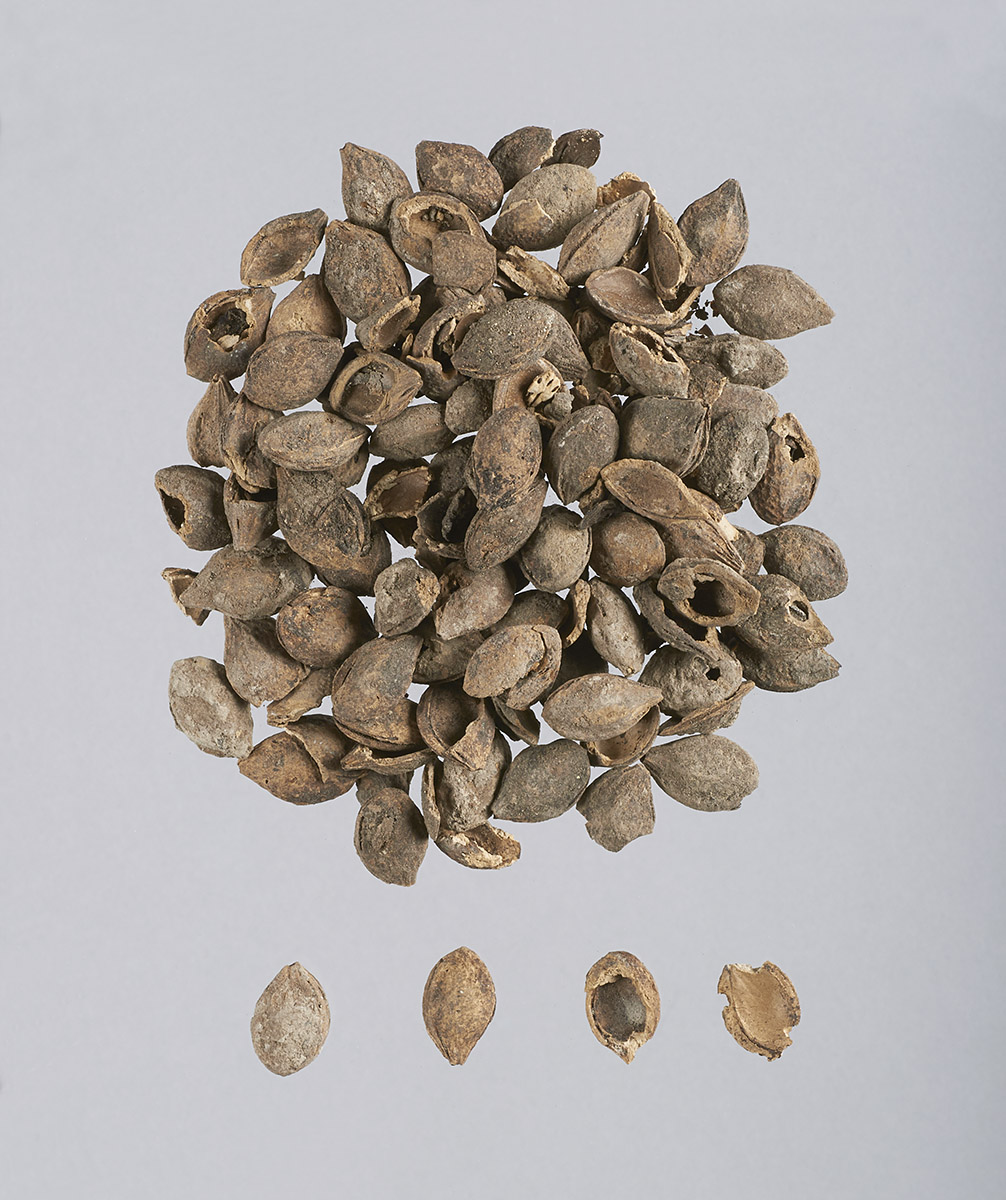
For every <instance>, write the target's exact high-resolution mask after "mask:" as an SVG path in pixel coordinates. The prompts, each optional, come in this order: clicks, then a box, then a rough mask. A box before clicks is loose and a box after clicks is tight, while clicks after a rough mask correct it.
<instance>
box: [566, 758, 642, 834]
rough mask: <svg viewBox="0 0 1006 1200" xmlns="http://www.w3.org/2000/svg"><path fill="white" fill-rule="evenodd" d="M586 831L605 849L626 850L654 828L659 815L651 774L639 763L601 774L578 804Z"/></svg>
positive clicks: (615, 768)
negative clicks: (585, 823)
mask: <svg viewBox="0 0 1006 1200" xmlns="http://www.w3.org/2000/svg"><path fill="white" fill-rule="evenodd" d="M576 807H577V809H578V810H579V811H580V813H582V815H583V816H584V817H586V819H587V833H588V834H589V835H590V837H591V838H593V840H594V841H595V842H597V844H598V845H599V846H603V847H604V849H605V850H611V851H618V850H623V849H624V848H625V847H626V846H627V845H628V844H629V843H630V842H634V841H635V840H636V838H640V837H645V836H646V835H647V834H648V833H652V832H653V827H654V824H655V822H656V815H655V813H654V811H653V795H652V784H651V783H650V776H649V774H648V773H647V771H646V768H645V767H643V766H642V765H641V764H640V763H636V764H635V765H634V766H626V767H614V768H613V769H611V770H609V771H605V772H604V774H603V775H599V776H598V777H597V779H595V780H594V782H593V783H592V784H591V785H590V787H588V788H587V790H586V791H585V792H584V793H583V795H582V796H581V797H580V799H579V800H578V801H577V804H576Z"/></svg>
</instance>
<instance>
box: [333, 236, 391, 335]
mask: <svg viewBox="0 0 1006 1200" xmlns="http://www.w3.org/2000/svg"><path fill="white" fill-rule="evenodd" d="M321 273H322V278H323V279H324V281H325V287H327V288H328V290H329V293H330V294H331V296H332V299H333V300H334V301H335V304H336V307H337V308H338V309H339V311H340V312H342V313H345V315H346V316H347V317H348V318H349V320H350V321H362V320H364V319H365V318H366V317H369V316H370V314H371V313H373V312H376V311H377V310H378V309H379V308H382V307H383V306H384V305H386V304H387V303H388V301H389V300H392V299H398V298H399V297H401V296H407V295H408V293H409V274H408V272H407V271H406V269H405V267H404V265H403V264H402V261H401V259H400V258H399V257H398V256H397V255H396V254H395V252H394V250H392V248H391V246H390V245H389V244H388V242H387V240H386V239H385V238H384V236H383V235H382V234H380V233H378V232H377V230H376V229H366V228H364V227H363V226H361V225H354V224H353V223H352V222H350V221H332V222H331V223H330V224H329V226H328V229H327V230H326V233H325V259H324V262H323V263H322V268H321Z"/></svg>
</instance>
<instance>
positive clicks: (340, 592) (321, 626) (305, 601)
mask: <svg viewBox="0 0 1006 1200" xmlns="http://www.w3.org/2000/svg"><path fill="white" fill-rule="evenodd" d="M276 634H277V637H278V638H279V641H280V643H281V645H282V646H283V648H284V649H285V650H286V652H287V653H288V654H291V655H292V656H293V657H294V658H295V659H296V660H297V661H298V662H301V663H305V664H306V665H307V666H309V667H314V668H318V667H337V666H339V664H340V663H342V662H343V661H344V660H345V659H346V658H348V657H349V655H350V654H352V652H353V651H354V650H355V649H357V647H358V646H362V645H363V644H364V643H365V642H368V641H370V639H371V638H373V636H374V625H373V623H372V622H371V619H370V614H369V613H368V612H367V610H366V609H365V608H364V607H363V604H362V603H361V602H360V600H359V598H358V597H357V596H356V595H354V593H353V592H351V591H349V590H348V589H346V588H340V587H324V588H309V589H308V590H306V591H304V592H301V593H300V594H299V595H297V596H294V597H293V599H291V600H290V601H288V602H287V603H286V604H284V605H283V607H282V608H281V609H280V610H279V612H278V613H277V614H276Z"/></svg>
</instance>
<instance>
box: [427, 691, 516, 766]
mask: <svg viewBox="0 0 1006 1200" xmlns="http://www.w3.org/2000/svg"><path fill="white" fill-rule="evenodd" d="M416 723H417V724H418V726H419V732H420V733H421V734H422V735H423V740H424V741H425V742H426V744H427V745H428V746H429V747H430V748H431V749H433V750H435V751H436V753H437V754H439V755H440V756H441V757H442V758H455V759H457V761H458V762H459V763H461V765H462V766H464V767H469V768H470V769H471V770H474V771H478V770H481V769H482V768H483V767H484V766H486V764H487V763H488V762H489V757H490V753H491V751H492V747H493V739H494V737H495V734H496V726H495V724H494V722H493V718H492V714H491V713H490V712H489V709H488V708H487V707H486V704H485V701H483V700H478V699H475V698H474V697H472V696H468V695H466V694H465V693H464V692H463V691H459V690H458V689H457V688H454V687H450V686H448V685H445V684H438V683H434V684H431V685H430V686H429V687H428V688H427V689H426V691H425V692H424V693H423V696H422V699H421V700H420V701H419V704H418V706H417V708H416Z"/></svg>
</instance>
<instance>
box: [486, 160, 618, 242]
mask: <svg viewBox="0 0 1006 1200" xmlns="http://www.w3.org/2000/svg"><path fill="white" fill-rule="evenodd" d="M596 200H597V180H596V179H595V178H594V176H593V174H592V173H591V172H590V171H588V170H587V168H586V167H580V166H575V165H573V164H572V163H558V164H554V165H550V166H544V167H539V168H538V169H537V170H536V171H532V172H531V174H529V175H525V176H524V177H523V179H520V180H518V182H517V183H516V184H515V185H514V186H513V189H512V190H511V192H510V194H509V196H507V198H506V200H505V201H504V203H503V207H502V208H501V209H500V214H499V216H498V217H497V218H496V224H495V225H494V226H493V239H494V240H495V241H496V243H497V244H498V245H501V246H520V248H521V249H522V250H549V249H551V248H552V247H554V246H559V245H561V244H562V242H563V240H564V239H565V237H566V235H567V234H568V233H569V231H570V230H571V229H572V228H573V226H574V225H577V224H578V223H579V222H580V221H582V220H583V219H584V218H585V217H587V216H588V215H589V214H590V213H591V212H592V211H593V208H594V204H595V202H596Z"/></svg>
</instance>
